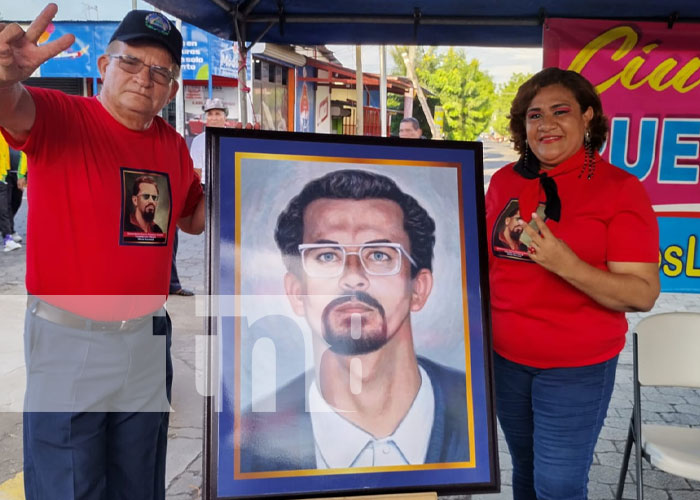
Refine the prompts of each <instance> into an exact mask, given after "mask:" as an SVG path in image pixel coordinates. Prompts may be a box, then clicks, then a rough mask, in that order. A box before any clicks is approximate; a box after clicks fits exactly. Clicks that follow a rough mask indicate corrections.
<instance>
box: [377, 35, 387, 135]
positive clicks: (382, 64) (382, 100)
mask: <svg viewBox="0 0 700 500" xmlns="http://www.w3.org/2000/svg"><path fill="white" fill-rule="evenodd" d="M386 118H387V115H386V45H380V46H379V123H380V126H381V127H382V129H381V136H382V137H386V136H387V132H386V128H387V127H386V125H387V124H386Z"/></svg>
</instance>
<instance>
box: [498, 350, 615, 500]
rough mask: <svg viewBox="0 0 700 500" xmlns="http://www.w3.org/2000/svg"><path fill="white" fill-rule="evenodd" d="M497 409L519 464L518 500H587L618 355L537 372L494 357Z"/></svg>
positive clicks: (515, 492) (515, 471)
mask: <svg viewBox="0 0 700 500" xmlns="http://www.w3.org/2000/svg"><path fill="white" fill-rule="evenodd" d="M494 367H495V375H496V411H497V414H498V420H499V422H500V424H501V428H502V429H503V432H504V434H505V437H506V442H507V443H508V449H509V450H510V455H511V458H512V460H513V499H514V500H586V498H588V471H589V469H590V467H591V462H592V461H593V450H594V448H595V444H596V441H597V440H598V435H599V434H600V430H601V428H602V427H603V421H604V420H605V415H606V413H607V411H608V405H609V404H610V397H611V395H612V391H613V387H614V384H615V368H616V367H617V356H615V357H614V358H612V359H611V360H609V361H606V362H604V363H599V364H595V365H589V366H581V367H576V368H549V369H541V368H532V367H529V366H525V365H521V364H518V363H513V362H512V361H508V360H507V359H505V358H504V357H502V356H499V355H498V354H496V353H494Z"/></svg>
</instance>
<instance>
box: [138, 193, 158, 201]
mask: <svg viewBox="0 0 700 500" xmlns="http://www.w3.org/2000/svg"><path fill="white" fill-rule="evenodd" d="M137 196H140V197H141V199H142V200H143V201H148V198H150V199H152V200H153V201H158V198H160V196H158V195H157V194H149V193H141V194H139V195H137Z"/></svg>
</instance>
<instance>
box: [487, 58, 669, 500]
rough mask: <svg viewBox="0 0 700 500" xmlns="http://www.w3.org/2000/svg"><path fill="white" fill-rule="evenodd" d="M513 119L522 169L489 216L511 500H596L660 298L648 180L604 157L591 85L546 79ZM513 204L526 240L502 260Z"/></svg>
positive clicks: (500, 187)
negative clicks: (595, 471) (621, 364)
mask: <svg viewBox="0 0 700 500" xmlns="http://www.w3.org/2000/svg"><path fill="white" fill-rule="evenodd" d="M510 116H511V118H510V129H511V132H512V140H513V142H514V145H515V149H516V150H517V151H518V152H519V153H520V159H519V160H518V161H517V162H516V163H515V164H511V165H507V166H505V167H503V168H502V169H500V170H499V171H497V172H496V173H495V174H494V175H493V177H492V178H491V182H490V185H489V188H488V193H487V195H486V219H487V228H488V233H487V234H490V235H491V237H490V240H489V274H490V281H491V316H492V327H493V346H494V350H495V353H494V371H495V385H496V408H497V414H498V419H499V421H500V424H501V427H502V428H503V432H504V434H505V438H506V442H507V443H508V449H509V450H510V453H511V457H512V460H513V498H514V500H535V499H539V500H563V499H567V500H575V499H576V500H585V499H586V498H588V497H587V494H588V493H587V488H588V486H587V484H588V472H589V469H590V466H591V462H592V460H593V450H594V448H595V444H596V441H597V439H598V435H599V433H600V430H601V427H602V425H603V421H604V419H605V415H606V413H607V409H608V404H609V402H610V397H611V394H612V391H613V385H614V382H615V368H616V365H617V358H618V354H619V352H620V351H621V350H622V348H623V347H624V345H625V334H626V332H627V321H626V319H625V312H627V311H648V310H649V309H651V308H652V307H653V305H654V302H655V301H656V298H657V297H658V295H659V288H660V286H659V271H658V265H657V261H658V250H659V231H658V226H657V223H656V218H655V216H654V212H653V210H652V207H651V203H650V201H649V197H648V196H647V194H646V191H645V190H644V188H643V187H642V184H641V183H640V182H639V180H638V179H637V178H636V177H634V176H633V175H630V174H629V173H627V172H625V171H623V170H621V169H619V168H617V167H614V166H613V165H611V164H610V163H608V162H607V161H605V160H603V159H602V158H601V157H600V156H599V154H598V150H599V149H600V147H601V146H602V144H603V142H604V141H605V138H606V134H607V131H608V124H607V119H606V117H605V116H604V114H603V109H602V105H601V102H600V97H599V96H598V94H597V93H596V91H595V89H594V88H593V86H592V85H591V84H590V83H589V82H588V81H587V80H586V79H585V78H583V77H582V76H581V75H579V74H578V73H575V72H573V71H565V70H561V69H558V68H547V69H544V70H542V71H541V72H539V73H537V74H536V75H534V76H533V77H532V78H530V79H529V80H528V81H527V82H525V83H524V84H523V85H522V86H521V87H520V88H519V90H518V92H517V94H516V96H515V99H514V100H513V103H512V106H511V109H510ZM514 200H515V201H516V202H517V204H518V206H519V210H520V216H521V217H522V220H520V221H519V224H520V225H521V226H522V228H523V233H524V234H527V236H528V239H527V241H528V244H527V245H528V246H527V251H526V252H523V255H522V256H520V257H516V256H514V255H512V254H509V255H506V254H503V253H500V252H497V251H496V250H497V249H496V246H497V241H496V238H497V232H496V231H495V230H494V227H495V225H496V223H497V221H498V220H499V218H501V217H502V216H503V214H504V211H505V210H506V209H507V208H508V207H509V206H511V205H512V203H513V201H514ZM540 205H544V216H538V215H537V212H536V211H537V210H538V208H539V206H540ZM539 213H542V212H539ZM533 221H534V222H533ZM531 224H532V225H534V226H535V229H533V227H532V225H531ZM520 239H521V241H523V237H522V236H521V238H520Z"/></svg>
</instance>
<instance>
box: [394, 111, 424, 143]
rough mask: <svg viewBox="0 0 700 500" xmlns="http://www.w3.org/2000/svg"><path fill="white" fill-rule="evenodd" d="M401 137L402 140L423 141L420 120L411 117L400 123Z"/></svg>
mask: <svg viewBox="0 0 700 500" xmlns="http://www.w3.org/2000/svg"><path fill="white" fill-rule="evenodd" d="M399 137H401V138H402V139H422V138H423V131H422V130H421V129H420V123H418V120H416V119H415V118H413V117H412V116H409V117H408V118H404V119H403V120H401V123H399Z"/></svg>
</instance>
